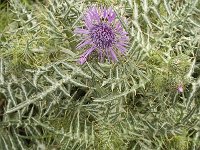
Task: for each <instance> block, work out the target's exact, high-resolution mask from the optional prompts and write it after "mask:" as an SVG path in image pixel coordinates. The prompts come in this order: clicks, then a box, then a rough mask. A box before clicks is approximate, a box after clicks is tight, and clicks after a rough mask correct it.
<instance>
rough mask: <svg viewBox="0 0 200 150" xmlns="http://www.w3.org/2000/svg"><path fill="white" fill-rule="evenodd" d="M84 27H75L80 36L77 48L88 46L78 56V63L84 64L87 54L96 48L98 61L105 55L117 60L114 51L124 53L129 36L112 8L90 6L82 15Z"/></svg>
mask: <svg viewBox="0 0 200 150" xmlns="http://www.w3.org/2000/svg"><path fill="white" fill-rule="evenodd" d="M84 23H85V27H84V29H83V28H77V29H75V31H74V32H75V34H79V35H81V37H82V41H81V42H80V43H79V44H78V45H77V49H81V48H83V47H90V48H89V49H88V50H86V51H85V52H84V53H83V54H82V55H81V56H80V58H79V61H78V62H79V63H80V64H84V63H85V62H86V61H87V58H88V56H89V55H90V54H91V53H92V52H93V51H94V50H96V51H97V52H98V55H99V57H98V58H99V61H101V62H102V61H103V59H104V58H105V57H107V58H108V60H109V61H110V59H112V61H113V62H115V61H118V59H117V55H116V54H118V53H117V52H116V51H117V50H119V53H121V54H125V52H126V47H127V46H128V45H127V44H128V41H129V38H128V36H127V32H126V31H124V29H123V27H122V25H121V23H120V21H119V20H117V19H116V14H115V12H114V11H113V10H112V8H108V9H106V8H97V7H91V8H89V9H88V11H87V12H86V14H85V16H84Z"/></svg>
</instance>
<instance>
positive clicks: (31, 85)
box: [0, 0, 200, 150]
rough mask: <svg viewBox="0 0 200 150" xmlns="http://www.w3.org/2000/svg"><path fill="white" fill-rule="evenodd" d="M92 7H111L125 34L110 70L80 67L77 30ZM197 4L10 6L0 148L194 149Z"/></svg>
mask: <svg viewBox="0 0 200 150" xmlns="http://www.w3.org/2000/svg"><path fill="white" fill-rule="evenodd" d="M93 3H94V4H98V5H99V4H101V3H102V4H104V5H112V6H113V9H114V10H115V11H116V13H117V17H118V18H119V19H120V20H121V22H122V24H123V26H124V28H125V29H126V30H127V32H128V33H129V36H130V43H129V48H128V52H127V54H126V56H123V57H121V58H120V60H119V62H117V63H115V64H109V63H107V62H105V63H99V62H98V61H97V59H95V56H94V57H92V58H91V59H90V60H88V62H87V63H85V64H84V65H79V64H78V63H77V60H78V58H79V55H80V54H81V53H82V50H81V51H78V50H76V45H77V43H78V39H77V37H76V36H74V34H73V31H74V29H75V28H76V27H77V26H81V23H80V22H81V17H82V12H84V10H86V9H87V7H89V6H91V5H92V4H93ZM199 4H200V2H199V1H198V0H196V1H190V0H189V1H184V0H179V1H167V0H163V1H160V0H151V1H147V0H141V1H139V0H134V1H131V0H128V1H120V0H116V1H107V0H101V1H100V0H97V1H96V2H94V1H89V0H88V1H73V0H70V1H67V0H49V1H45V2H44V3H43V4H40V3H36V4H33V5H30V4H29V2H28V1H24V2H20V1H14V0H12V1H11V2H10V6H9V7H10V8H9V9H8V10H7V9H6V11H8V12H9V16H12V18H13V20H9V21H8V22H7V23H6V24H4V25H3V26H2V27H0V30H2V31H4V32H2V33H1V34H0V39H1V41H0V119H1V121H0V126H1V130H0V132H1V134H0V149H5V150H10V149H16V150H18V149H24V150H25V149H63V150H67V149H69V150H71V149H89V150H90V149H91V150H92V149H100V150H101V149H106V150H110V149H111V150H112V149H113V150H117V149H119V150H121V149H127V150H128V149H136V150H137V149H148V150H149V149H152V150H154V149H161V150H165V149H169V150H173V149H176V150H187V149H198V148H200V144H199V143H200V142H199V141H200V121H199V120H200V117H199V110H200V102H199V99H200V95H199V87H200V76H199V74H200V72H199V70H200V69H199V62H200V61H199V54H200V53H199V47H200V28H199V27H200V20H199V16H200V13H199V12H200V8H199V6H200V5H199ZM11 10H12V11H11ZM2 11H5V9H3V10H2ZM0 17H1V18H6V17H5V16H4V15H0ZM121 17H123V18H126V19H127V22H126V23H125V22H123V19H121ZM180 85H181V86H182V87H183V90H184V92H183V93H178V91H177V88H178V86H180Z"/></svg>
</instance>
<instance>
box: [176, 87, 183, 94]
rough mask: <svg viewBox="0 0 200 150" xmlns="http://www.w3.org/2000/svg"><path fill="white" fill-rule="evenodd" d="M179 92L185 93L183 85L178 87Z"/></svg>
mask: <svg viewBox="0 0 200 150" xmlns="http://www.w3.org/2000/svg"><path fill="white" fill-rule="evenodd" d="M177 91H178V92H179V93H183V86H182V85H178V87H177Z"/></svg>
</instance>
